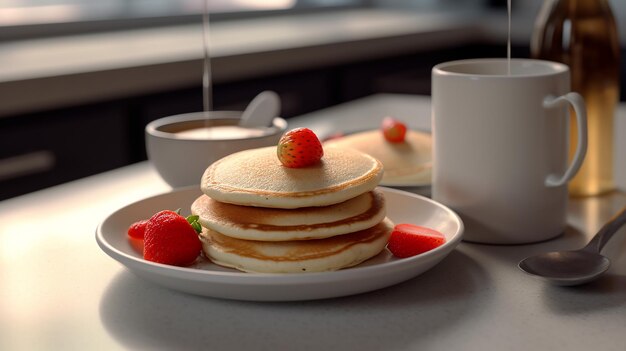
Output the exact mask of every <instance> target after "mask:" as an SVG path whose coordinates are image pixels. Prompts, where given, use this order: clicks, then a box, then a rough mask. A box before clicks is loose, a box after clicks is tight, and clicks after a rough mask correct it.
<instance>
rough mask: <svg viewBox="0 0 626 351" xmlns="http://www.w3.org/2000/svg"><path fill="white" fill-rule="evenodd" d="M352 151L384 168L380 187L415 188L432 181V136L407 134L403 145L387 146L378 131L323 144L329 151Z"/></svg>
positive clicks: (419, 133)
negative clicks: (374, 160)
mask: <svg viewBox="0 0 626 351" xmlns="http://www.w3.org/2000/svg"><path fill="white" fill-rule="evenodd" d="M331 146H332V147H340V148H354V149H356V150H359V151H361V152H364V153H366V154H369V155H371V156H373V157H374V158H376V159H378V160H379V161H380V162H381V163H382V164H383V166H384V168H385V174H384V175H383V178H382V180H381V182H380V183H381V184H382V185H390V186H417V185H425V184H430V182H431V178H432V136H431V135H430V134H428V133H423V132H417V131H414V130H408V131H407V133H406V137H405V141H404V142H403V143H390V142H388V141H386V140H385V137H384V136H383V133H382V132H381V131H380V130H369V131H365V132H360V133H355V134H350V135H347V136H344V137H341V138H338V139H332V140H328V141H327V142H325V143H324V150H327V149H330V147H331Z"/></svg>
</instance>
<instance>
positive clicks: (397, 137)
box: [380, 117, 407, 143]
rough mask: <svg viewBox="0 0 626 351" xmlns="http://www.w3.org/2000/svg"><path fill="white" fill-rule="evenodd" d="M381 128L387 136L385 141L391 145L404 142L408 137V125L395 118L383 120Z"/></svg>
mask: <svg viewBox="0 0 626 351" xmlns="http://www.w3.org/2000/svg"><path fill="white" fill-rule="evenodd" d="M380 128H381V130H382V132H383V135H384V136H385V140H387V141H388V142H391V143H401V142H404V138H405V136H406V129H407V128H406V125H405V124H404V123H402V122H400V121H398V120H397V119H395V118H393V117H385V118H383V122H382V123H381V125H380Z"/></svg>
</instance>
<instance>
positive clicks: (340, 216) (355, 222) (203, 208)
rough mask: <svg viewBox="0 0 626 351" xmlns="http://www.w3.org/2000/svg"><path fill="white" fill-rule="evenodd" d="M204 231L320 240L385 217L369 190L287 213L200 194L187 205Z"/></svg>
mask: <svg viewBox="0 0 626 351" xmlns="http://www.w3.org/2000/svg"><path fill="white" fill-rule="evenodd" d="M191 212H192V214H194V215H198V216H200V220H199V221H200V224H201V225H202V226H203V227H205V228H208V229H211V230H214V231H216V232H219V233H221V234H223V235H227V236H230V237H234V238H239V239H248V240H261V241H288V240H308V239H321V238H327V237H330V236H335V235H341V234H346V233H351V232H355V231H359V230H363V229H367V228H370V227H373V226H375V225H376V224H378V223H379V222H380V221H382V220H383V218H385V198H384V195H383V193H382V192H381V191H379V190H373V191H370V192H367V193H365V194H362V195H359V196H357V197H355V198H352V199H350V200H347V201H344V202H341V203H338V204H335V205H330V206H325V207H303V208H297V209H291V210H284V209H276V208H262V207H249V206H240V205H233V204H227V203H223V202H218V201H215V200H213V199H211V198H210V197H208V196H206V195H203V196H200V197H199V198H198V199H196V200H195V201H194V202H193V204H192V205H191Z"/></svg>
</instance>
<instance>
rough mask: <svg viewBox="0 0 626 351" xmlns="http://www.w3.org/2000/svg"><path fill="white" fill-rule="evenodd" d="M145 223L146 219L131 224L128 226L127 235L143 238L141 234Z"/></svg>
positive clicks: (144, 228) (146, 222) (143, 231)
mask: <svg viewBox="0 0 626 351" xmlns="http://www.w3.org/2000/svg"><path fill="white" fill-rule="evenodd" d="M147 224H148V220H147V219H144V220H141V221H138V222H135V223H133V224H131V225H130V227H128V236H130V237H131V238H133V239H143V235H144V233H145V232H146V225H147Z"/></svg>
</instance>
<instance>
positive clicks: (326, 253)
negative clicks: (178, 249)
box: [201, 218, 393, 273]
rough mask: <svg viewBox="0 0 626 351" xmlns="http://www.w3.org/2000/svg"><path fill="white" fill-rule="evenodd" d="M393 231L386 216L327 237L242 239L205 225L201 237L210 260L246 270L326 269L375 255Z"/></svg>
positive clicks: (357, 261) (278, 271) (285, 271)
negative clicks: (369, 226)
mask: <svg viewBox="0 0 626 351" xmlns="http://www.w3.org/2000/svg"><path fill="white" fill-rule="evenodd" d="M392 230H393V223H392V222H391V221H390V220H389V219H387V218H385V219H384V220H383V221H382V222H381V223H379V224H377V225H376V226H374V227H372V228H369V229H365V230H361V231H358V232H354V233H351V234H344V235H337V236H333V237H330V238H326V239H314V240H305V241H302V240H297V241H279V242H267V241H255V240H242V239H236V238H231V237H229V236H226V235H222V234H220V233H218V232H215V231H212V230H210V229H206V228H205V229H204V230H203V232H202V234H201V240H202V246H203V251H204V253H205V255H206V256H207V257H208V258H209V259H211V261H213V262H214V263H216V264H219V265H222V266H226V267H232V268H236V269H238V270H241V271H244V272H257V273H302V272H324V271H333V270H338V269H342V268H346V267H351V266H354V265H357V264H359V263H361V262H363V261H365V260H367V259H369V258H371V257H374V256H376V255H377V254H379V253H380V252H381V251H382V250H383V249H384V248H385V245H386V244H387V241H388V239H389V236H390V235H391V231H392Z"/></svg>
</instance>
